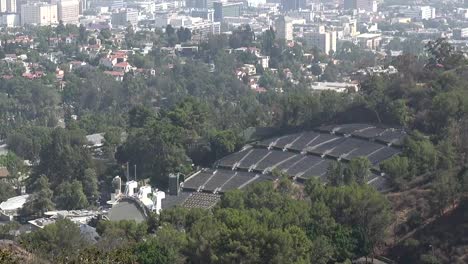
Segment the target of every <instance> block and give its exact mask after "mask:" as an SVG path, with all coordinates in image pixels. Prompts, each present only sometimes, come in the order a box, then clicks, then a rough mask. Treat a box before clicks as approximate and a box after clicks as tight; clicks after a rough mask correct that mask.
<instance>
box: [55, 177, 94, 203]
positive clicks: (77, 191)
mask: <svg viewBox="0 0 468 264" xmlns="http://www.w3.org/2000/svg"><path fill="white" fill-rule="evenodd" d="M56 193H57V194H56V195H55V198H54V199H55V202H56V204H57V208H59V209H65V210H74V209H83V208H86V207H87V206H88V200H87V199H86V195H85V194H84V192H83V185H82V184H81V182H79V181H77V180H74V181H72V182H71V183H69V182H63V183H61V184H60V185H59V186H58V187H57V191H56Z"/></svg>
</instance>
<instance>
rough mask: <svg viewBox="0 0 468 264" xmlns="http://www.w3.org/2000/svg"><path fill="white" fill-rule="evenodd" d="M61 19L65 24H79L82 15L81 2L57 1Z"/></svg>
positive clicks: (70, 0) (71, 0) (73, 0)
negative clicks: (79, 17)
mask: <svg viewBox="0 0 468 264" xmlns="http://www.w3.org/2000/svg"><path fill="white" fill-rule="evenodd" d="M57 13H58V19H59V21H62V22H63V23H64V24H77V23H78V16H79V15H80V2H79V1H78V0H60V1H58V2H57Z"/></svg>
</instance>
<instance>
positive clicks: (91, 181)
mask: <svg viewBox="0 0 468 264" xmlns="http://www.w3.org/2000/svg"><path fill="white" fill-rule="evenodd" d="M82 182H83V192H84V194H85V195H86V197H87V198H88V203H89V204H94V203H96V201H97V199H98V197H99V190H98V178H97V174H96V171H95V170H94V169H91V168H88V169H86V170H85V171H84V175H83V181H82Z"/></svg>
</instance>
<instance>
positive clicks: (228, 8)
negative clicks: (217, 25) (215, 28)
mask: <svg viewBox="0 0 468 264" xmlns="http://www.w3.org/2000/svg"><path fill="white" fill-rule="evenodd" d="M243 6H244V4H243V3H240V2H239V3H223V2H214V3H213V8H214V21H216V22H221V21H223V18H224V17H239V16H241V14H242V7H243Z"/></svg>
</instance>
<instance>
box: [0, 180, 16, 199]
mask: <svg viewBox="0 0 468 264" xmlns="http://www.w3.org/2000/svg"><path fill="white" fill-rule="evenodd" d="M15 195H16V191H15V189H14V188H13V186H12V185H11V184H10V183H8V182H6V181H1V182H0V202H3V201H6V200H7V199H8V198H11V197H13V196H15Z"/></svg>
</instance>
